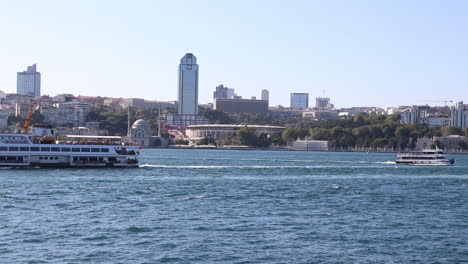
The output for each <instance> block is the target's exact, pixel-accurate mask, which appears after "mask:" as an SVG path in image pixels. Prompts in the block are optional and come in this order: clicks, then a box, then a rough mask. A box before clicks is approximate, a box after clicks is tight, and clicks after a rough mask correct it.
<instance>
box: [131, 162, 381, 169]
mask: <svg viewBox="0 0 468 264" xmlns="http://www.w3.org/2000/svg"><path fill="white" fill-rule="evenodd" d="M369 164H371V163H369ZM140 168H164V169H320V168H382V166H375V165H374V166H372V165H371V166H351V167H345V166H333V165H330V166H327V165H313V166H312V165H309V166H288V165H272V166H267V165H160V164H142V165H140Z"/></svg>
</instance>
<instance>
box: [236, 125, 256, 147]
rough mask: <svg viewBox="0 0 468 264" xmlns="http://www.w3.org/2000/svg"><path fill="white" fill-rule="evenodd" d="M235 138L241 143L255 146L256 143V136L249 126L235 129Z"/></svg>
mask: <svg viewBox="0 0 468 264" xmlns="http://www.w3.org/2000/svg"><path fill="white" fill-rule="evenodd" d="M237 138H238V139H239V142H240V143H241V144H242V145H246V146H255V145H256V144H257V136H256V135H255V131H254V130H253V129H251V128H241V129H239V130H238V131H237Z"/></svg>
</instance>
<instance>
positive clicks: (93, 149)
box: [91, 148, 99, 152]
mask: <svg viewBox="0 0 468 264" xmlns="http://www.w3.org/2000/svg"><path fill="white" fill-rule="evenodd" d="M91 152H99V149H98V148H92V149H91Z"/></svg>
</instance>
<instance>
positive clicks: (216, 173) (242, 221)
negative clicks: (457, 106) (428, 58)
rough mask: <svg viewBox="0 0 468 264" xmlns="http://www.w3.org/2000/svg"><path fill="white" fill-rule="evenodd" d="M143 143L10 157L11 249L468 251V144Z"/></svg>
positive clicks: (3, 256) (176, 255)
mask: <svg viewBox="0 0 468 264" xmlns="http://www.w3.org/2000/svg"><path fill="white" fill-rule="evenodd" d="M454 157H455V159H456V162H455V165H453V166H404V165H396V164H394V163H392V161H393V160H394V159H395V154H382V153H379V154H374V153H371V154H366V153H332V152H325V153H321V152H287V151H286V152H285V151H223V150H174V149H172V150H170V149H162V150H143V155H142V157H141V164H142V166H141V168H138V169H96V170H95V169H66V170H64V169H50V170H45V169H30V170H0V263H467V262H468V243H467V240H468V156H462V155H454Z"/></svg>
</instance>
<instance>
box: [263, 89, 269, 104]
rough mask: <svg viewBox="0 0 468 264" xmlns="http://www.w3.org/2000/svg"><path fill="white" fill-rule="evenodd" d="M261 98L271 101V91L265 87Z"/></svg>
mask: <svg viewBox="0 0 468 264" xmlns="http://www.w3.org/2000/svg"><path fill="white" fill-rule="evenodd" d="M261 98H262V100H264V101H269V100H270V92H269V91H268V90H267V89H263V90H262V97H261Z"/></svg>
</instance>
